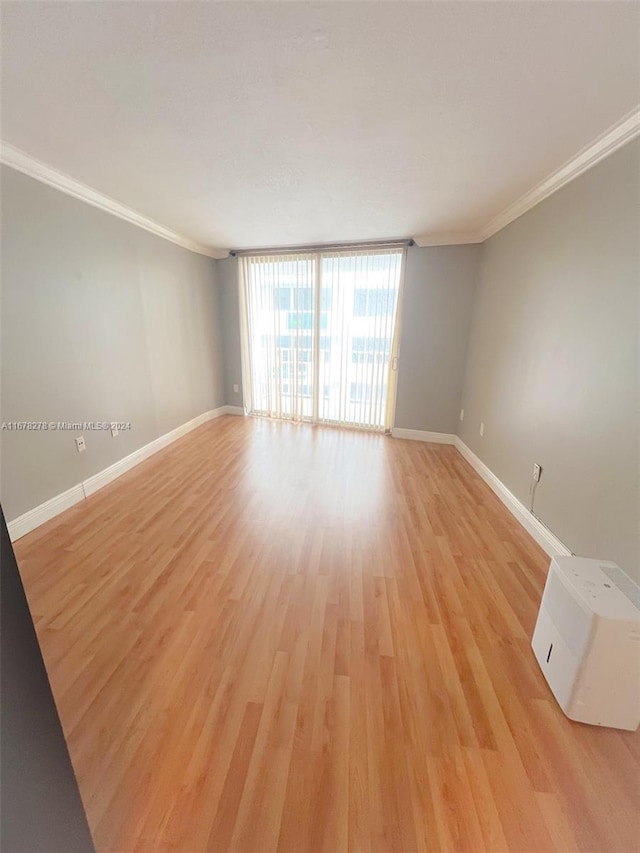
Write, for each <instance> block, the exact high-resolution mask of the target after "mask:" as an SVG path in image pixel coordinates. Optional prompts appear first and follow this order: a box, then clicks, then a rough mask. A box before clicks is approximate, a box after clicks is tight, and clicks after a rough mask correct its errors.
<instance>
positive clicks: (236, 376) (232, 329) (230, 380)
mask: <svg viewBox="0 0 640 853" xmlns="http://www.w3.org/2000/svg"><path fill="white" fill-rule="evenodd" d="M215 263H216V275H217V280H218V283H219V285H220V315H221V317H222V347H223V353H224V367H225V376H224V393H225V402H226V404H227V405H228V406H242V405H243V399H242V347H241V343H240V306H239V304H238V260H237V258H231V257H229V258H225V259H224V260H219V261H216V262H215ZM234 385H237V386H238V391H237V392H236V391H234V390H233V386H234Z"/></svg>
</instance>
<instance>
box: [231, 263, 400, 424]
mask: <svg viewBox="0 0 640 853" xmlns="http://www.w3.org/2000/svg"><path fill="white" fill-rule="evenodd" d="M404 255H405V250H404V249H402V248H400V249H395V248H391V249H375V250H371V249H362V250H358V251H355V250H349V251H346V250H339V251H325V252H315V253H308V254H295V255H294V254H288V255H264V256H249V257H243V258H241V260H240V265H241V269H240V273H241V275H240V291H241V301H242V311H241V313H242V325H243V362H244V385H245V405H246V406H247V408H248V410H249V411H250V412H252V413H254V414H261V415H268V416H270V417H278V418H291V419H294V420H307V421H311V422H314V423H332V424H340V425H348V426H359V427H362V428H366V429H375V430H384V429H389V428H390V426H391V417H392V411H391V410H392V406H393V403H394V399H393V398H394V394H395V375H396V373H395V368H396V362H397V346H398V335H397V328H396V327H397V318H398V302H399V293H400V284H401V281H402V273H403V265H404Z"/></svg>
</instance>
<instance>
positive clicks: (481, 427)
mask: <svg viewBox="0 0 640 853" xmlns="http://www.w3.org/2000/svg"><path fill="white" fill-rule="evenodd" d="M480 435H484V423H482V422H481V423H480Z"/></svg>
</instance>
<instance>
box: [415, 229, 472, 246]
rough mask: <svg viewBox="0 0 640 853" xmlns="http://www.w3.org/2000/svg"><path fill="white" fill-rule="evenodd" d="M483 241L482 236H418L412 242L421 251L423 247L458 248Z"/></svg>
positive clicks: (452, 234)
mask: <svg viewBox="0 0 640 853" xmlns="http://www.w3.org/2000/svg"><path fill="white" fill-rule="evenodd" d="M484 239H485V238H484V237H483V236H482V234H456V233H449V234H420V235H419V236H418V237H414V238H413V242H414V243H415V244H416V246H420V248H421V249H423V248H425V246H460V245H467V244H469V243H482V242H483V240H484Z"/></svg>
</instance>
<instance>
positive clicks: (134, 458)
mask: <svg viewBox="0 0 640 853" xmlns="http://www.w3.org/2000/svg"><path fill="white" fill-rule="evenodd" d="M222 415H244V410H243V409H241V408H240V407H238V406H220V407H218V408H217V409H211V410H210V411H208V412H203V414H201V415H198V416H197V417H196V418H192V420H190V421H187V423H186V424H182V425H181V426H179V427H176V429H172V430H171V432H167V433H165V434H164V435H161V436H159V437H158V438H156V439H154V440H153V441H151V442H149V444H145V445H144V447H140V448H138V450H135V451H134V452H133V453H130V454H129V456H125V457H124V459H119V460H118V461H117V462H114V464H113V465H109V467H108V468H105V469H104V470H103V471H99V472H98V473H97V474H94V475H93V476H92V477H89V478H88V479H87V480H84V481H83V482H82V483H78V484H77V485H75V486H72V487H71V488H70V489H67V491H66V492H62V494H59V495H56V496H55V497H53V498H51V499H50V500H48V501H45V502H44V503H43V504H40V506H37V507H34V508H33V509H30V510H28V511H27V512H25V513H23V514H22V515H19V516H18V517H17V518H14V519H13V521H10V522H8V524H7V529H8V531H9V537H10V539H11V541H12V542H15V541H16V539H20V537H21V536H25V535H26V534H27V533H30V532H31V531H32V530H35V528H36V527H40V525H41V524H44V523H45V521H50V520H51V519H52V518H55V516H56V515H59V514H60V513H61V512H64V511H65V510H66V509H69V507H72V506H73V505H74V504H77V503H79V502H80V501H82V500H84V499H85V498H88V497H89V495H92V494H94V492H97V491H98V489H101V488H102V487H103V486H106V485H107V484H108V483H111V482H112V481H113V480H115V479H116V478H117V477H120V476H121V475H122V474H124V473H125V472H126V471H129V470H130V469H131V468H133V467H135V466H136V465H139V464H140V462H144V460H145V459H148V458H149V457H150V456H153V454H154V453H157V452H158V451H159V450H162V448H163V447H166V446H167V445H169V444H171V443H172V442H174V441H176V439H178V438H181V437H182V436H183V435H186V434H187V433H188V432H191V431H192V430H194V429H196V428H197V427H199V426H201V425H202V424H204V423H206V422H207V421H211V420H213V419H214V418H219V417H221V416H222Z"/></svg>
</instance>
